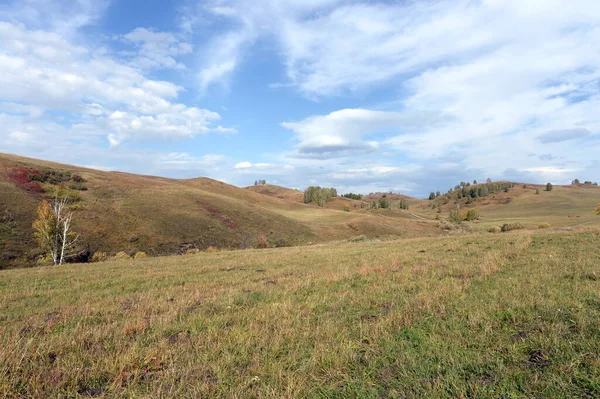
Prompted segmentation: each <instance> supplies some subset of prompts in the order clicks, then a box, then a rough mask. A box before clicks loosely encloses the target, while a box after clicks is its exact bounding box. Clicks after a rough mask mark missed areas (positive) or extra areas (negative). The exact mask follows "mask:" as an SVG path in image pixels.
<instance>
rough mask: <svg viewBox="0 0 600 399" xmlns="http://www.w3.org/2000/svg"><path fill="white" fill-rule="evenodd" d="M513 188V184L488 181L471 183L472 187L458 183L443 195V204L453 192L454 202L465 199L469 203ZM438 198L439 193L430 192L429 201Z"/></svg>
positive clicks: (468, 184) (469, 184)
mask: <svg viewBox="0 0 600 399" xmlns="http://www.w3.org/2000/svg"><path fill="white" fill-rule="evenodd" d="M514 186H515V185H514V183H492V182H491V180H490V179H488V182H487V183H484V184H477V180H474V181H473V185H471V183H466V182H460V185H457V186H455V187H454V190H449V191H448V193H447V194H445V202H444V203H448V202H449V201H450V199H451V197H452V193H453V192H454V197H455V199H456V201H459V200H461V199H463V198H466V199H467V202H468V203H470V202H471V201H472V200H473V199H475V198H479V197H485V196H487V195H490V194H494V193H497V192H499V191H504V192H506V193H507V192H508V191H509V190H510V189H511V188H513V187H514ZM440 196H442V194H441V193H440V192H439V191H438V192H436V193H434V192H431V193H430V194H429V200H430V201H431V200H434V199H436V198H438V197H440Z"/></svg>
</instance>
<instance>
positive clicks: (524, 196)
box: [411, 182, 600, 228]
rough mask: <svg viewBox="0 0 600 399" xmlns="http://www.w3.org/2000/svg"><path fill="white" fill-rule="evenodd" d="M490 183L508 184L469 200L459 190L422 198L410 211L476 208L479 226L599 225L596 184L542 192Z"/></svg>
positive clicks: (530, 187)
mask: <svg viewBox="0 0 600 399" xmlns="http://www.w3.org/2000/svg"><path fill="white" fill-rule="evenodd" d="M493 184H509V185H510V187H509V188H508V189H507V191H505V190H500V191H497V192H494V193H489V194H488V195H485V196H482V197H477V198H471V200H469V199H468V197H462V198H458V197H459V195H458V194H459V192H460V190H455V191H452V192H450V193H447V194H443V195H441V196H439V197H437V198H435V199H434V200H431V201H428V200H423V201H421V203H420V204H419V205H417V206H414V207H412V208H411V210H412V211H414V212H415V213H418V214H420V215H423V216H426V217H435V216H436V215H437V214H438V213H439V214H440V215H441V217H446V216H447V215H448V212H449V211H450V210H453V209H456V208H457V207H458V208H459V209H461V210H463V211H464V210H468V209H477V210H478V212H479V214H480V216H481V220H480V221H479V222H480V224H481V227H482V228H484V227H489V226H492V225H499V224H502V223H510V222H519V223H522V224H524V225H525V227H528V228H537V226H538V224H540V223H550V224H551V225H552V226H553V227H557V228H567V227H575V226H580V225H585V226H600V217H598V216H596V215H595V212H594V210H595V208H596V206H597V204H598V203H600V187H597V186H591V185H568V186H558V185H555V186H553V189H552V191H546V190H545V187H546V186H545V185H536V184H525V183H511V182H500V183H493ZM483 186H485V184H479V185H472V186H470V187H467V188H468V189H469V190H471V189H472V188H475V189H477V188H479V187H483ZM469 202H470V203H469ZM439 210H441V212H439Z"/></svg>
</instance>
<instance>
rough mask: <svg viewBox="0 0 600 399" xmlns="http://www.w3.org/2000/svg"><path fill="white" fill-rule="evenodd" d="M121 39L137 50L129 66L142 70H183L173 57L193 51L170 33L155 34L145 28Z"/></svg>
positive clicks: (187, 44) (189, 45)
mask: <svg viewBox="0 0 600 399" xmlns="http://www.w3.org/2000/svg"><path fill="white" fill-rule="evenodd" d="M122 39H123V40H124V41H125V42H128V43H131V44H133V45H134V46H135V47H136V49H137V54H136V56H135V57H134V58H133V59H132V60H131V64H132V65H135V66H136V67H138V68H143V69H155V68H158V69H160V68H174V69H185V66H184V65H183V64H181V63H179V62H177V60H176V59H175V57H176V56H180V55H184V54H189V53H191V52H192V49H193V47H192V45H191V44H189V43H185V42H183V41H181V40H179V39H178V38H177V37H176V36H175V35H174V34H173V33H171V32H155V31H153V30H150V29H146V28H136V29H134V30H133V31H131V32H129V33H127V34H126V35H124V36H123V37H122Z"/></svg>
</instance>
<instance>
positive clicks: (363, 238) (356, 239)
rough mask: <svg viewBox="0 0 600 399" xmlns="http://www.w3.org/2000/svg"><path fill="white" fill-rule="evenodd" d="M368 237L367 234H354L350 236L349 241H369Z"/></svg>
mask: <svg viewBox="0 0 600 399" xmlns="http://www.w3.org/2000/svg"><path fill="white" fill-rule="evenodd" d="M367 240H368V238H367V236H365V235H363V234H361V235H359V236H354V237H350V238H348V242H363V241H367Z"/></svg>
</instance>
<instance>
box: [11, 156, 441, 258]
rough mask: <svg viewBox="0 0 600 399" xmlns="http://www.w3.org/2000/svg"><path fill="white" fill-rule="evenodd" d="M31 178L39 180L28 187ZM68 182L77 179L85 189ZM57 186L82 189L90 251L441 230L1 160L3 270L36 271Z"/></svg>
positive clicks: (218, 186)
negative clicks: (47, 206)
mask: <svg viewBox="0 0 600 399" xmlns="http://www.w3.org/2000/svg"><path fill="white" fill-rule="evenodd" d="M49 172H51V173H50V177H51V178H54V179H56V178H57V177H56V176H58V180H60V179H62V178H64V181H60V182H58V183H56V184H50V183H48V182H47V181H41V180H42V179H43V178H45V177H46V175H48V174H49ZM31 176H37V177H35V178H34V180H31ZM65 176H67V177H69V176H78V177H80V178H81V180H83V181H84V182H83V183H76V182H75V181H74V180H72V179H71V180H67V177H65ZM36 179H37V180H36ZM60 184H63V185H68V186H73V187H77V186H76V184H80V185H81V187H78V188H80V189H81V188H85V190H84V191H81V190H76V189H73V190H69V192H70V193H71V194H73V195H74V196H75V197H76V198H78V200H77V201H75V202H74V203H73V204H72V208H73V209H74V212H75V216H74V229H75V230H76V231H77V232H79V233H80V234H81V244H82V249H84V250H85V251H86V253H87V254H91V253H94V252H96V251H101V252H106V253H107V254H108V255H113V254H115V253H117V252H120V251H125V252H127V253H129V254H133V253H135V252H137V251H143V252H146V253H148V254H149V255H152V256H156V255H169V254H177V253H181V252H182V251H185V250H186V249H189V248H198V249H200V250H202V249H205V248H207V247H210V246H212V247H218V248H228V249H240V248H252V247H254V246H256V244H257V242H258V240H259V237H260V236H265V237H266V238H267V239H268V241H269V244H270V245H271V246H290V245H303V244H309V243H317V242H325V241H331V240H339V239H346V238H350V237H353V236H359V235H364V236H366V237H389V236H415V235H420V234H425V235H432V234H436V232H437V231H438V229H437V228H436V227H435V226H433V225H431V224H427V223H420V222H417V223H415V222H414V221H410V220H397V219H396V218H388V217H382V216H380V215H370V214H360V213H356V212H342V211H341V210H337V209H336V208H340V207H336V206H334V207H333V209H323V208H318V207H314V206H310V205H305V204H302V203H301V202H297V201H293V200H290V199H289V198H283V199H280V198H277V196H268V195H263V194H261V193H256V192H253V191H252V190H246V189H241V188H238V187H234V186H231V185H228V184H225V183H222V182H218V181H215V180H211V179H207V178H197V179H186V180H177V179H166V178H161V177H154V176H141V175H133V174H128V173H120V172H103V171H98V170H93V169H86V168H80V167H76V166H71V165H62V164H57V163H52V162H45V161H40V160H35V159H30V158H23V157H18V156H14V155H8V154H0V251H1V253H2V256H1V257H0V267H11V266H19V265H25V264H31V262H32V261H35V259H37V258H38V257H39V256H40V252H39V251H38V250H37V249H36V247H37V245H36V243H35V242H34V240H33V229H32V227H31V225H32V223H33V221H34V220H35V217H36V214H35V212H36V207H37V205H38V204H39V202H40V201H41V200H42V199H43V198H44V197H48V196H51V193H52V192H53V190H54V189H56V188H57V187H58V186H59V185H60ZM44 190H45V191H47V193H45V192H44ZM288 191H292V190H288ZM344 200H345V199H339V201H340V202H342V203H345V202H346V201H344ZM332 202H334V203H336V202H338V199H336V200H335V201H332Z"/></svg>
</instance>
